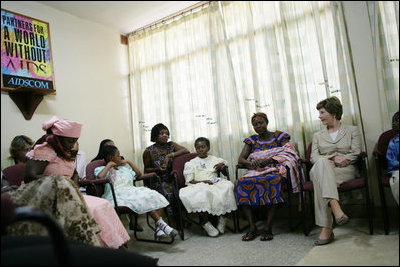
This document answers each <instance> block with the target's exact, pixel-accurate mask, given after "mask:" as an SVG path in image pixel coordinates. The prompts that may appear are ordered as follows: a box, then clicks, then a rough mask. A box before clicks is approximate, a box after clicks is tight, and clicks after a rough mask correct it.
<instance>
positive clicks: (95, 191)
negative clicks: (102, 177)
mask: <svg viewBox="0 0 400 267" xmlns="http://www.w3.org/2000/svg"><path fill="white" fill-rule="evenodd" d="M104 165H106V162H105V161H104V159H98V160H95V161H92V162H89V163H88V164H87V165H86V179H87V180H96V176H95V175H94V169H96V168H97V167H100V166H104ZM94 187H95V188H91V187H88V188H86V193H87V194H89V195H94V196H98V197H101V196H102V195H103V193H104V185H102V184H97V185H94Z"/></svg>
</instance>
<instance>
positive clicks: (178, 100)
mask: <svg viewBox="0 0 400 267" xmlns="http://www.w3.org/2000/svg"><path fill="white" fill-rule="evenodd" d="M346 36H347V35H346V28H345V24H344V19H343V11H342V7H341V3H340V2H325V1H324V2H312V1H307V2H289V1H288V2H281V1H273V2H269V1H268V2H266V1H233V2H229V1H218V2H212V3H211V4H210V6H209V7H207V8H203V9H201V10H200V11H197V12H192V13H191V14H187V15H185V16H181V17H180V18H175V19H174V20H172V21H168V22H165V23H164V24H163V25H162V26H159V27H154V28H151V29H147V30H144V31H142V32H139V33H138V32H136V33H133V34H131V35H130V36H129V39H128V40H129V54H130V75H131V99H132V101H131V104H132V117H133V133H134V152H135V155H136V158H135V161H136V162H137V163H138V165H139V166H140V167H141V168H143V164H142V153H143V151H144V149H145V148H146V147H147V146H149V145H150V144H151V142H150V131H151V128H152V127H153V126H154V125H155V124H157V123H159V122H161V123H164V124H165V125H167V127H168V128H169V130H170V133H171V140H173V141H175V142H177V143H179V144H181V145H184V146H185V147H187V148H188V149H189V150H190V151H193V152H194V151H195V150H194V147H193V143H194V140H195V139H196V138H197V137H200V136H204V137H207V138H208V139H210V142H211V151H210V152H211V154H213V155H215V156H218V157H222V158H224V159H226V160H228V161H229V163H230V172H231V174H233V170H234V166H235V165H236V163H237V159H238V157H239V154H240V152H241V149H242V147H243V139H244V138H246V137H248V136H249V135H251V134H254V131H253V128H252V126H251V122H250V118H251V116H252V114H253V113H254V112H259V111H261V112H265V113H266V114H267V115H268V118H269V125H268V128H269V130H270V131H274V130H281V131H285V132H287V133H289V134H290V135H291V136H292V142H294V143H295V144H296V145H297V147H298V149H299V152H300V154H301V155H304V152H305V149H306V146H307V145H308V144H309V142H310V141H311V140H312V135H313V134H314V133H315V132H316V131H319V130H320V129H321V124H320V121H319V119H318V111H317V110H316V108H315V107H316V104H317V103H318V102H319V101H320V100H322V99H324V98H326V97H328V96H333V95H334V96H337V97H339V98H340V99H341V100H342V103H343V106H344V116H343V121H344V123H348V124H352V125H358V126H359V127H360V131H361V132H362V131H363V129H362V124H361V120H360V112H359V105H358V97H357V88H356V84H355V82H354V76H353V73H354V72H353V69H352V63H351V62H352V60H351V54H350V52H349V47H348V41H347V37H346Z"/></svg>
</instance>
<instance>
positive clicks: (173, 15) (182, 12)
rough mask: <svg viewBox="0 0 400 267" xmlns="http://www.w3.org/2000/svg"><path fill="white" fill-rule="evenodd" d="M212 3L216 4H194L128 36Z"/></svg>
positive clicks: (208, 2) (203, 2) (204, 2)
mask: <svg viewBox="0 0 400 267" xmlns="http://www.w3.org/2000/svg"><path fill="white" fill-rule="evenodd" d="M212 2H217V1H200V2H199V3H196V4H194V5H192V6H189V7H187V8H185V9H183V10H181V11H178V12H175V13H173V14H171V15H168V16H166V17H164V18H162V19H159V20H156V21H154V22H152V23H150V24H147V25H146V26H143V27H141V28H139V29H137V30H134V31H132V32H131V33H129V34H128V36H131V35H135V34H136V33H138V32H140V31H144V30H145V29H148V28H151V27H153V26H156V25H157V24H160V23H165V22H166V21H169V20H173V19H174V18H176V17H179V16H183V15H184V14H187V13H190V12H192V11H193V10H194V9H197V8H199V7H200V9H202V8H204V7H205V6H207V5H211V3H212Z"/></svg>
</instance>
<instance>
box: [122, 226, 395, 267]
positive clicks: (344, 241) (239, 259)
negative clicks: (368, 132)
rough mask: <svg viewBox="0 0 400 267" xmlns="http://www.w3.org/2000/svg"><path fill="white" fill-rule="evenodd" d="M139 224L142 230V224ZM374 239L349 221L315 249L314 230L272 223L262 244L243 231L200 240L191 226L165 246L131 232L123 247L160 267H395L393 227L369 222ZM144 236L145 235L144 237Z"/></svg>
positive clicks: (202, 234) (203, 236)
mask: <svg viewBox="0 0 400 267" xmlns="http://www.w3.org/2000/svg"><path fill="white" fill-rule="evenodd" d="M142 223H143V226H144V224H145V223H144V222H142ZM374 223H375V227H374V231H375V233H374V235H372V236H371V235H369V231H368V223H367V220H366V219H351V221H350V223H349V224H347V225H344V226H341V227H337V228H335V230H334V232H335V237H336V238H335V241H334V242H332V243H331V244H329V245H326V246H321V247H315V246H314V244H313V241H314V239H316V238H317V236H318V233H319V229H318V227H315V228H313V230H312V231H311V232H310V235H309V236H305V235H304V234H303V233H302V228H301V227H299V228H298V229H297V230H295V231H293V232H289V231H288V223H287V221H286V220H281V221H277V222H276V223H275V227H274V229H273V232H274V239H273V240H272V241H266V242H262V241H260V240H259V238H257V239H255V240H253V241H250V242H243V241H241V236H242V235H243V233H231V232H226V233H225V234H224V235H221V236H218V237H216V238H211V237H208V236H206V234H205V232H204V231H203V230H202V229H201V228H199V227H198V226H196V225H193V226H191V227H190V228H189V229H188V230H186V231H185V235H186V236H185V240H184V241H182V240H180V239H179V238H178V239H176V240H175V242H174V243H173V244H171V245H165V244H154V243H146V242H138V241H136V240H134V238H133V234H132V235H131V236H132V239H131V241H130V242H129V244H128V246H129V249H130V250H134V251H137V252H140V253H143V254H145V255H149V256H152V257H156V258H159V265H160V266H171V265H175V266H183V265H207V266H208V265H210V266H211V265H214V266H215V265H226V266H228V265H239V266H242V265H243V266H262V265H270V266H271V265H272V266H276V265H283V266H293V265H320V266H322V265H327V266H328V265H337V266H340V265H364V266H374V265H375V266H376V265H379V266H382V265H397V266H398V265H399V232H398V224H397V226H396V227H395V229H393V228H394V227H393V225H395V223H392V229H391V232H390V235H384V234H383V228H382V225H381V224H380V223H379V222H374ZM149 234H150V233H149Z"/></svg>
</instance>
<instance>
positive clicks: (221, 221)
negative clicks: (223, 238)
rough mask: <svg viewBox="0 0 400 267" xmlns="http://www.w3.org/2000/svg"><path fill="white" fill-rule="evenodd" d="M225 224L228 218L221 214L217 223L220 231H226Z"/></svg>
mask: <svg viewBox="0 0 400 267" xmlns="http://www.w3.org/2000/svg"><path fill="white" fill-rule="evenodd" d="M225 226H226V218H225V217H223V216H220V217H219V218H218V225H217V229H218V232H220V233H221V234H223V233H225Z"/></svg>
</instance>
